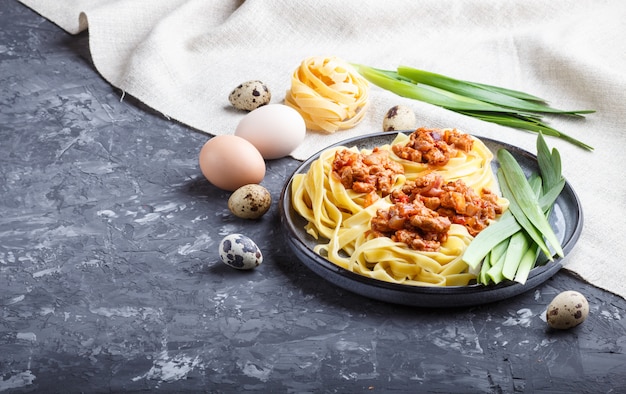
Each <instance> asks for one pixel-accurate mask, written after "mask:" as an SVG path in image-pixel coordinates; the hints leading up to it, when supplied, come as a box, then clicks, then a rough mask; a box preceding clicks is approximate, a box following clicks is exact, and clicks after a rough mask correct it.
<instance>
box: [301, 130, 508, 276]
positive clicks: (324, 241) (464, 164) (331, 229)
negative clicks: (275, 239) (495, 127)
mask: <svg viewBox="0 0 626 394" xmlns="http://www.w3.org/2000/svg"><path fill="white" fill-rule="evenodd" d="M407 141H408V136H407V135H406V134H403V133H399V134H397V135H396V137H395V139H394V141H393V142H392V143H391V144H390V145H383V146H379V147H377V149H379V150H383V151H386V152H388V157H389V159H390V160H392V161H394V162H397V163H400V164H401V165H402V167H403V168H404V173H403V174H398V175H397V177H396V178H395V180H394V182H393V186H392V188H393V189H394V190H398V189H401V188H402V187H403V185H405V184H406V183H407V182H410V180H413V179H416V178H418V177H419V176H420V175H424V174H427V173H436V174H438V175H441V176H442V177H443V178H444V180H445V181H446V182H448V181H451V182H454V181H456V180H459V179H461V180H463V181H464V182H466V184H467V185H468V186H470V187H471V188H473V189H474V190H477V191H481V190H483V189H489V190H496V188H497V183H496V179H495V176H494V174H493V171H492V170H491V164H490V163H491V161H492V159H493V154H492V153H491V151H490V150H489V149H488V148H487V147H486V146H485V145H484V144H483V143H482V141H480V140H478V139H474V142H473V145H472V148H471V150H470V151H468V152H458V153H457V154H456V155H455V156H454V157H452V158H450V160H449V161H448V162H447V164H446V165H445V166H441V167H433V166H430V165H428V164H420V163H415V162H411V161H408V160H405V159H401V158H400V157H398V156H397V155H396V154H394V153H393V150H392V146H393V145H396V144H405V143H406V142H407ZM344 149H347V150H349V151H350V152H355V153H357V152H359V153H363V154H370V153H371V152H372V150H367V149H361V150H359V149H358V148H357V147H345V146H339V147H335V148H330V149H327V150H325V151H323V152H322V153H321V154H320V157H319V158H318V159H317V160H315V161H313V162H312V163H311V165H310V167H309V169H308V171H307V172H306V173H302V174H297V175H296V176H294V178H293V181H292V186H291V201H292V205H293V207H294V209H295V211H296V212H298V213H299V214H300V215H301V216H302V217H304V218H305V219H306V220H307V222H308V223H307V224H306V226H305V229H306V231H307V233H308V234H309V235H311V236H312V237H314V238H315V239H317V240H318V241H319V243H318V244H317V246H316V247H315V249H314V251H315V252H316V253H318V254H320V255H322V256H324V257H325V258H327V259H328V260H329V261H331V262H332V263H334V264H336V265H338V266H340V267H343V268H345V269H346V270H349V271H353V272H355V273H358V274H360V275H364V276H367V277H370V278H375V279H378V280H382V281H386V282H392V283H400V284H406V285H415V286H464V285H467V284H468V283H470V282H471V281H472V280H473V279H475V277H476V276H475V275H474V273H471V272H468V266H467V264H466V263H465V262H463V260H462V259H461V256H462V255H463V252H464V250H465V249H466V248H467V246H468V245H469V244H470V242H471V241H472V239H473V237H472V235H470V233H469V231H468V230H467V229H466V227H465V226H464V225H460V224H454V223H453V224H452V225H451V226H450V228H449V230H448V232H447V237H446V239H445V241H444V242H442V243H441V246H440V247H439V248H438V250H435V251H428V250H425V251H418V250H413V249H411V248H410V247H408V245H407V244H405V243H403V242H397V241H394V240H392V239H391V238H389V237H385V236H372V232H371V231H370V230H371V228H372V226H371V222H372V219H373V218H374V217H375V216H376V214H377V211H379V210H381V209H383V210H384V209H388V208H389V207H391V206H392V205H393V202H392V201H391V199H390V198H389V196H386V197H383V196H381V198H379V199H377V200H375V201H374V202H373V203H371V204H370V205H367V204H366V203H365V201H366V194H365V193H358V192H355V191H354V190H353V189H349V188H346V187H345V186H344V184H342V181H341V179H339V176H337V174H336V173H334V172H333V160H334V159H335V154H336V153H337V152H340V151H343V150H344ZM498 203H499V204H500V205H501V206H502V207H504V209H505V208H506V207H507V206H508V201H506V200H505V199H503V198H501V197H498Z"/></svg>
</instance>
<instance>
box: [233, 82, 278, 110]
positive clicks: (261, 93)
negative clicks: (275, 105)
mask: <svg viewBox="0 0 626 394" xmlns="http://www.w3.org/2000/svg"><path fill="white" fill-rule="evenodd" d="M271 99H272V94H271V93H270V90H269V89H268V87H267V85H265V84H264V83H263V82H261V81H258V80H254V81H247V82H244V83H242V84H240V85H239V86H237V87H236V88H235V89H233V91H232V92H231V93H230V95H228V101H230V103H231V104H232V105H233V107H235V108H237V109H241V110H244V111H252V110H254V109H257V108H259V107H261V106H263V105H265V104H269V102H270V100H271Z"/></svg>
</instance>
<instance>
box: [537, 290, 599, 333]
mask: <svg viewBox="0 0 626 394" xmlns="http://www.w3.org/2000/svg"><path fill="white" fill-rule="evenodd" d="M588 315H589V303H588V302H587V299H586V298H585V296H584V295H582V294H580V293H579V292H577V291H573V290H568V291H564V292H562V293H559V294H558V295H557V296H556V297H554V299H553V300H552V301H551V302H550V304H549V305H548V309H547V310H546V321H547V322H548V325H549V326H550V327H552V328H555V329H558V330H565V329H568V328H572V327H576V326H577V325H579V324H580V323H582V322H584V321H585V319H586V318H587V316H588Z"/></svg>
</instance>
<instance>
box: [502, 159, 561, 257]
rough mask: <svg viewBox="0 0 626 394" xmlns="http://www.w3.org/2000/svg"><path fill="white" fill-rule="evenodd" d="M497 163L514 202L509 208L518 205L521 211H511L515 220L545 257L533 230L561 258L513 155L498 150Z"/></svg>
mask: <svg viewBox="0 0 626 394" xmlns="http://www.w3.org/2000/svg"><path fill="white" fill-rule="evenodd" d="M498 161H499V162H500V168H501V169H502V175H503V177H502V178H503V179H505V180H506V184H507V185H508V187H509V188H510V190H511V197H512V200H513V201H515V204H514V203H513V201H511V206H513V205H519V207H520V208H521V211H522V212H521V214H519V213H518V212H517V210H512V212H511V213H513V216H515V219H517V221H518V222H519V223H520V225H521V226H522V227H523V228H524V229H525V230H526V231H527V233H528V235H530V236H531V238H533V240H534V241H535V242H536V243H537V244H538V245H539V247H540V248H541V249H542V251H543V252H544V253H545V254H546V256H549V255H550V253H549V252H548V251H547V248H545V247H544V246H545V243H543V240H542V239H541V240H539V239H536V238H535V237H534V235H535V234H536V233H535V232H534V231H533V229H534V230H535V231H536V232H538V233H539V234H543V236H544V237H545V238H546V240H547V241H548V243H549V244H550V245H551V246H552V247H553V248H554V250H555V251H556V253H557V254H558V255H559V256H561V257H563V249H561V245H560V243H559V240H558V239H557V238H556V235H555V234H554V231H553V230H552V227H550V223H549V222H548V219H547V218H546V216H545V214H544V212H543V211H542V209H541V207H540V206H539V203H538V201H537V196H536V195H535V194H534V193H533V191H532V189H531V187H530V184H529V183H528V180H527V179H526V176H525V175H524V171H523V170H522V168H521V167H520V166H519V164H518V163H517V161H515V158H514V157H513V155H511V153H509V152H508V151H507V150H505V149H500V150H498ZM501 186H502V185H501ZM539 238H541V237H539Z"/></svg>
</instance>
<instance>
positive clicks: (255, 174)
mask: <svg viewBox="0 0 626 394" xmlns="http://www.w3.org/2000/svg"><path fill="white" fill-rule="evenodd" d="M198 161H199V164H200V170H201V171H202V174H203V175H204V177H205V178H206V179H207V180H208V181H209V182H211V183H212V184H213V185H215V186H217V187H219V188H220V189H223V190H228V191H234V190H237V189H238V188H240V187H241V186H243V185H248V184H252V183H259V182H261V181H262V180H263V178H264V177H265V160H263V156H261V153H259V151H258V150H257V149H256V148H255V147H254V145H252V144H251V143H250V142H248V141H246V140H245V139H243V138H241V137H237V136H235V135H218V136H215V137H213V138H211V139H210V140H208V141H207V142H206V143H205V144H204V146H203V147H202V149H201V150H200V157H199V159H198Z"/></svg>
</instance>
